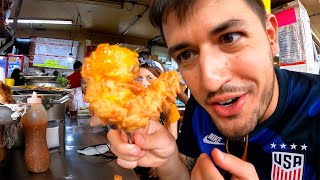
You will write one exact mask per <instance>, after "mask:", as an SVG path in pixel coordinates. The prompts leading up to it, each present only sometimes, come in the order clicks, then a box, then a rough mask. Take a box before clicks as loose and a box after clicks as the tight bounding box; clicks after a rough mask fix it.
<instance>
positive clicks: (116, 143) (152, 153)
mask: <svg viewBox="0 0 320 180" xmlns="http://www.w3.org/2000/svg"><path fill="white" fill-rule="evenodd" d="M107 136H108V140H109V142H110V144H111V151H112V152H113V153H114V154H115V155H116V156H117V157H118V159H117V162H118V164H119V165H120V166H122V167H124V168H129V169H132V168H135V167H136V166H142V167H160V166H162V165H163V164H164V163H165V162H166V161H167V159H168V158H169V157H171V156H172V155H174V154H175V152H176V151H177V146H176V142H175V139H174V137H173V136H172V135H171V134H170V133H169V131H168V130H167V129H166V128H165V127H164V126H163V125H161V124H160V123H159V122H157V121H153V120H150V121H149V124H148V126H147V127H146V128H143V129H138V130H136V131H134V132H133V133H132V134H131V136H132V140H133V144H129V143H128V137H127V135H126V133H125V132H124V131H123V130H112V129H111V130H109V132H108V134H107Z"/></svg>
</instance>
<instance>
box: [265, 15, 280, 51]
mask: <svg viewBox="0 0 320 180" xmlns="http://www.w3.org/2000/svg"><path fill="white" fill-rule="evenodd" d="M266 33H267V36H268V39H269V42H270V46H271V49H272V54H273V56H275V55H276V54H279V51H280V49H279V42H278V21H277V19H276V17H275V16H274V15H273V14H268V15H266Z"/></svg>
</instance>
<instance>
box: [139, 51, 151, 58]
mask: <svg viewBox="0 0 320 180" xmlns="http://www.w3.org/2000/svg"><path fill="white" fill-rule="evenodd" d="M150 57H151V53H150V52H149V51H141V52H139V58H143V59H144V60H146V59H149V58H150Z"/></svg>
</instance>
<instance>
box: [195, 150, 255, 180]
mask: <svg viewBox="0 0 320 180" xmlns="http://www.w3.org/2000/svg"><path fill="white" fill-rule="evenodd" d="M211 155H212V158H213V161H214V162H215V164H216V165H217V166H219V167H220V168H222V169H223V170H225V171H227V172H229V173H230V174H232V179H250V180H256V179H259V177H258V175H257V172H256V170H255V168H254V166H253V165H252V164H250V163H248V162H245V161H243V160H241V159H240V158H237V157H235V156H233V155H231V154H227V153H223V152H221V151H220V150H218V149H216V148H215V149H213V150H212V152H211ZM191 179H196V180H198V179H202V180H206V179H208V180H213V179H214V180H223V179H224V177H223V176H222V175H221V174H220V172H219V170H218V169H217V168H216V167H215V165H214V163H213V162H212V160H211V158H210V157H209V156H208V155H207V154H205V153H203V154H201V155H200V156H199V158H198V160H197V162H196V165H195V166H194V168H193V170H192V174H191Z"/></svg>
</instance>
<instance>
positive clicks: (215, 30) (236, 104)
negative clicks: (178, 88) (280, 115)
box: [163, 0, 278, 138]
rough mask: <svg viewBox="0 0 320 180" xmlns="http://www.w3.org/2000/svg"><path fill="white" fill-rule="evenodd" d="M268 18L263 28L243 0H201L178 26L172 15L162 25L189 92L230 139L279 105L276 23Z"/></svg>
mask: <svg viewBox="0 0 320 180" xmlns="http://www.w3.org/2000/svg"><path fill="white" fill-rule="evenodd" d="M270 17H271V18H270ZM266 19H267V27H266V28H264V27H263V26H262V24H261V22H260V21H259V18H258V16H257V15H256V14H254V12H253V11H252V10H251V9H250V7H249V6H248V5H247V4H245V2H244V1H242V0H232V1H231V0H229V1H218V0H213V1H212V0H202V1H198V2H196V3H195V5H194V7H193V10H192V12H191V13H189V14H188V15H187V17H186V21H184V22H182V24H181V25H180V24H179V20H177V18H176V16H175V14H174V13H171V14H170V15H169V17H168V21H167V22H166V24H164V26H163V31H164V36H165V39H166V42H167V45H168V48H169V53H170V54H171V55H172V57H173V58H174V59H175V60H176V61H177V63H178V64H179V70H180V72H181V74H182V76H183V78H184V80H185V81H186V84H187V85H188V87H189V88H190V90H191V93H192V94H193V96H194V97H195V99H196V100H197V101H198V102H199V104H200V105H201V106H202V107H203V108H204V109H205V110H206V111H207V112H208V113H209V114H210V116H211V118H212V119H213V121H214V123H215V125H216V126H217V128H218V129H219V130H220V131H221V132H222V133H223V134H224V135H225V136H226V137H229V138H239V137H242V136H245V135H246V134H248V133H249V132H251V131H252V130H253V129H254V128H255V126H256V125H257V124H258V123H259V122H261V121H263V120H265V119H266V118H268V117H269V116H270V115H271V114H272V113H273V111H274V109H275V107H276V104H277V100H278V99H277V95H278V84H277V81H276V78H275V73H274V70H273V64H272V57H273V55H274V54H276V53H278V44H277V43H278V42H277V36H276V33H277V29H276V28H275V27H276V26H277V23H276V20H275V19H274V16H272V15H270V16H267V17H266ZM270 19H271V20H270ZM271 42H272V43H273V45H272V47H271V46H270V43H271ZM274 87H275V88H274Z"/></svg>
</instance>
